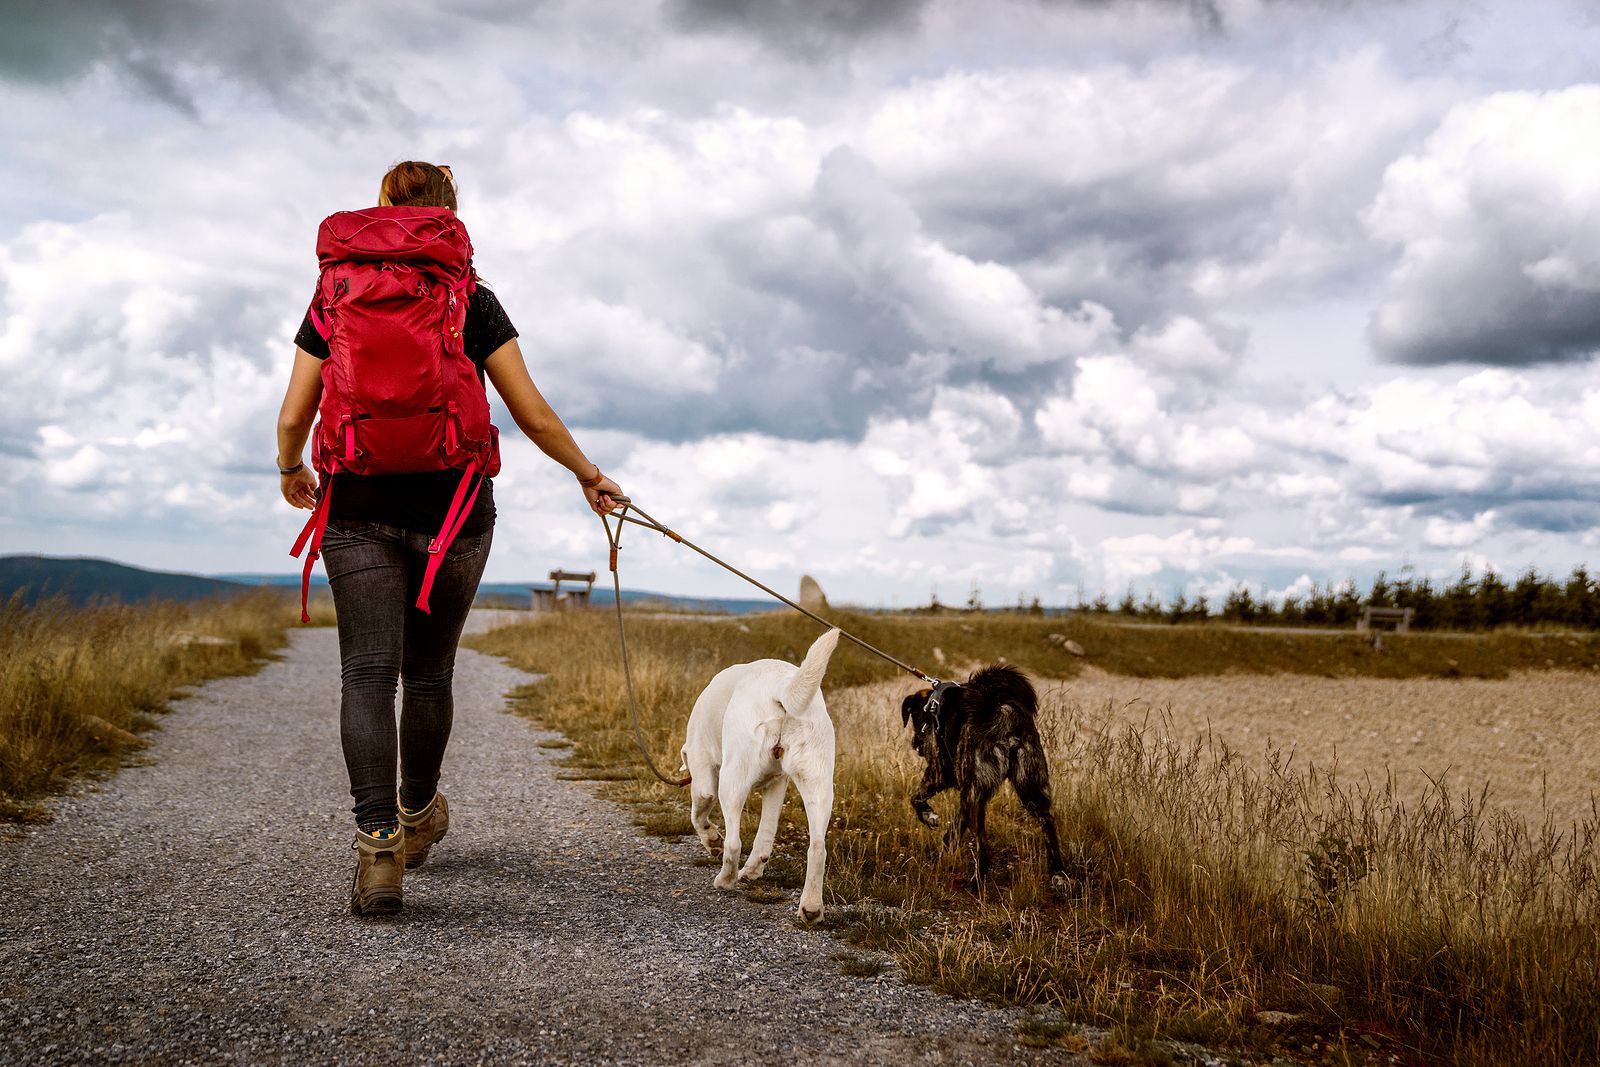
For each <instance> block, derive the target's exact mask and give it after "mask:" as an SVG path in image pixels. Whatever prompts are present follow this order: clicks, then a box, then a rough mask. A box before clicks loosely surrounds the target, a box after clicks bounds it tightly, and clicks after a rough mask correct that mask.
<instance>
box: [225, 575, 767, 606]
mask: <svg viewBox="0 0 1600 1067" xmlns="http://www.w3.org/2000/svg"><path fill="white" fill-rule="evenodd" d="M216 577H218V578H221V579H224V580H226V581H230V582H238V583H240V584H243V585H284V586H294V587H296V588H298V587H299V585H300V576H299V575H298V574H219V575H216ZM311 584H312V586H313V587H316V586H323V587H326V586H327V584H328V580H327V579H326V578H324V577H323V576H322V572H321V569H320V568H319V569H318V570H317V571H314V572H313V573H312V575H311ZM535 584H537V585H542V586H548V585H549V584H550V583H549V582H544V581H542V582H537V583H535V582H484V583H483V584H482V585H480V586H478V597H479V599H480V600H501V601H506V602H509V603H511V604H514V605H515V606H517V607H526V606H527V604H528V587H529V586H530V585H535ZM622 602H623V604H625V605H630V606H638V605H642V604H660V605H661V607H662V610H664V611H704V612H712V613H716V614H722V615H748V614H749V613H751V612H753V611H773V610H776V609H779V608H782V607H783V605H782V604H780V603H778V602H777V601H776V600H767V599H747V598H742V597H697V596H675V595H673V594H671V593H652V592H650V591H649V590H646V589H624V590H623V591H622ZM594 603H595V604H596V605H597V606H603V607H608V608H609V607H610V606H611V590H610V588H609V587H607V586H605V585H602V584H601V583H600V582H598V581H597V582H595V585H594Z"/></svg>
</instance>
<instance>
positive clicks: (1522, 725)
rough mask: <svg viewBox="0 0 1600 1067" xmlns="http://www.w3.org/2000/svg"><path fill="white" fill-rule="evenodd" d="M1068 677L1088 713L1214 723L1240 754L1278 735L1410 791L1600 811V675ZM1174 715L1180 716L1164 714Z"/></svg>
mask: <svg viewBox="0 0 1600 1067" xmlns="http://www.w3.org/2000/svg"><path fill="white" fill-rule="evenodd" d="M1043 685H1045V686H1047V687H1054V686H1060V687H1061V691H1060V695H1061V696H1062V697H1064V698H1065V700H1066V701H1067V702H1069V703H1071V704H1075V705H1076V707H1077V708H1078V710H1079V713H1080V714H1081V715H1083V716H1085V717H1086V718H1091V719H1092V718H1096V717H1099V716H1102V715H1108V716H1109V717H1110V718H1111V719H1112V720H1114V721H1121V722H1124V723H1145V722H1148V723H1149V724H1150V725H1151V726H1153V727H1154V728H1156V729H1157V730H1163V731H1164V730H1166V729H1167V728H1168V727H1169V726H1170V732H1171V733H1172V734H1173V736H1175V737H1179V738H1183V739H1189V738H1193V737H1197V736H1199V735H1201V734H1203V733H1204V732H1205V731H1206V730H1207V729H1208V728H1209V729H1210V730H1212V731H1213V732H1214V733H1215V735H1216V736H1217V737H1219V738H1221V739H1222V740H1225V741H1227V742H1228V744H1229V745H1231V746H1233V748H1234V749H1236V750H1237V751H1239V752H1241V753H1244V754H1247V755H1255V756H1262V755H1264V754H1265V752H1266V748H1267V744H1268V742H1269V741H1270V742H1271V743H1272V744H1273V745H1275V746H1277V747H1278V748H1281V749H1291V748H1292V749H1293V750H1294V753H1295V761H1296V763H1297V764H1298V765H1300V766H1302V767H1303V766H1305V765H1306V764H1307V763H1315V764H1316V765H1317V766H1319V767H1329V766H1332V765H1334V763H1335V762H1337V765H1338V766H1339V768H1340V770H1341V773H1342V774H1343V776H1344V777H1346V778H1347V779H1350V778H1359V777H1360V776H1362V775H1363V774H1367V775H1370V776H1371V777H1372V779H1373V780H1374V781H1376V782H1382V781H1383V778H1384V775H1385V773H1386V772H1393V774H1394V776H1395V784H1396V786H1397V787H1398V791H1399V793H1400V794H1401V795H1402V796H1406V797H1409V796H1412V795H1415V794H1416V793H1418V792H1420V791H1421V790H1422V789H1423V788H1424V787H1425V786H1426V785H1427V783H1428V779H1429V778H1430V777H1431V778H1433V779H1436V780H1441V781H1443V782H1445V783H1446V784H1447V785H1449V786H1450V787H1451V789H1452V790H1453V791H1465V790H1471V791H1473V792H1476V791H1477V790H1478V789H1479V788H1480V787H1481V786H1482V785H1483V784H1484V783H1488V784H1489V787H1490V792H1489V799H1490V803H1491V804H1493V805H1496V806H1500V807H1504V808H1506V809H1508V810H1510V811H1512V812H1515V813H1517V814H1519V815H1522V816H1524V817H1526V818H1528V819H1530V820H1532V821H1534V822H1536V823H1537V822H1538V821H1540V820H1541V819H1542V818H1543V817H1544V815H1545V813H1546V811H1548V813H1549V814H1550V815H1551V816H1552V817H1553V818H1554V819H1555V821H1556V824H1557V825H1558V826H1568V825H1570V824H1571V823H1573V822H1575V821H1578V820H1581V819H1585V818H1591V819H1592V818H1594V815H1595V808H1594V806H1593V800H1592V797H1593V791H1594V790H1595V789H1596V788H1597V782H1600V678H1596V677H1595V676H1594V675H1593V674H1587V673H1584V672H1581V671H1557V670H1548V671H1523V672H1518V673H1514V674H1512V675H1511V677H1509V678H1506V679H1482V678H1456V679H1444V678H1405V679H1392V678H1315V677H1309V676H1306V675H1290V674H1277V675H1262V674H1224V675H1215V676H1210V677H1201V678H1126V677H1122V676H1120V675H1114V674H1107V673H1106V672H1104V671H1101V670H1096V669H1094V668H1089V669H1088V670H1086V671H1084V673H1083V674H1081V675H1079V676H1078V677H1076V678H1073V679H1071V680H1069V681H1066V682H1045V683H1043ZM1169 709H1170V712H1171V716H1170V719H1169V718H1166V717H1165V716H1164V715H1163V714H1162V713H1163V712H1164V711H1166V710H1169Z"/></svg>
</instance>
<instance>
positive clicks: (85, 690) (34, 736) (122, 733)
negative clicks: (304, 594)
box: [0, 592, 295, 820]
mask: <svg viewBox="0 0 1600 1067" xmlns="http://www.w3.org/2000/svg"><path fill="white" fill-rule="evenodd" d="M294 618H295V612H294V609H293V608H292V607H291V605H290V604H289V602H288V599H287V598H286V597H284V596H282V595H280V594H277V593H272V592H259V593H248V594H245V595H242V596H239V597H236V598H233V599H228V600H218V601H207V602H202V603H198V604H171V603H156V604H150V605H140V606H133V607H129V606H125V605H104V606H96V607H85V608H73V607H70V606H68V605H67V604H66V603H65V602H64V601H61V600H47V601H44V602H41V603H39V604H37V605H33V606H23V604H22V601H21V598H20V597H13V598H12V599H11V600H10V601H9V602H7V603H5V604H0V819H13V820H14V819H38V818H42V817H44V809H43V808H42V807H41V806H40V805H39V804H38V799H39V798H40V797H41V796H42V795H44V794H46V793H49V792H52V791H56V790H59V789H60V788H61V787H62V786H63V785H64V784H65V783H66V782H67V781H69V780H71V779H72V778H74V777H76V776H80V775H83V774H86V773H94V772H99V771H105V770H108V769H110V768H113V767H115V766H117V765H118V763H120V762H121V761H122V760H123V759H124V758H126V755H127V753H128V752H130V751H133V750H136V749H138V748H139V747H140V746H141V744H142V742H141V740H140V739H139V738H138V736H137V735H138V734H139V733H140V732H142V731H145V730H148V729H149V728H151V727H152V726H153V725H154V724H155V721H156V720H155V716H156V715H157V714H159V713H160V712H162V711H164V710H165V709H166V708H167V706H168V703H169V701H171V700H172V698H173V696H174V690H175V689H176V688H177V687H179V686H183V685H190V684H194V683H197V682H202V681H205V680H206V679H208V678H216V677H220V676H223V675H229V674H243V673H247V672H249V671H251V670H254V669H255V668H256V667H257V666H259V664H260V663H261V661H262V659H263V657H265V656H266V655H267V654H269V653H270V652H271V651H272V650H273V649H276V648H278V647H279V646H280V645H282V644H283V642H284V636H283V634H284V630H285V628H286V627H287V626H288V625H289V624H290V623H291V621H292V620H293V619H294Z"/></svg>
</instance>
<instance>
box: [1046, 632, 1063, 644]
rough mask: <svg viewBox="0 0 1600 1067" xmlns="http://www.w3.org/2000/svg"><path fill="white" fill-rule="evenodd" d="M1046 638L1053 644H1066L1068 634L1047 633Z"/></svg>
mask: <svg viewBox="0 0 1600 1067" xmlns="http://www.w3.org/2000/svg"><path fill="white" fill-rule="evenodd" d="M1044 639H1045V640H1046V641H1049V642H1050V643H1051V644H1052V645H1064V644H1066V643H1067V635H1066V634H1046V635H1045V638H1044Z"/></svg>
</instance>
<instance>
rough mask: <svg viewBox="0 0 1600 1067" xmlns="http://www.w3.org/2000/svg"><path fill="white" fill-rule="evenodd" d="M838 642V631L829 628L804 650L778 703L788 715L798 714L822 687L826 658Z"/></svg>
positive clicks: (808, 704)
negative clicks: (798, 664) (803, 658)
mask: <svg viewBox="0 0 1600 1067" xmlns="http://www.w3.org/2000/svg"><path fill="white" fill-rule="evenodd" d="M838 643H839V631H838V630H837V629H833V630H829V631H828V632H827V633H825V634H823V635H822V636H821V637H819V638H817V639H816V641H814V642H813V643H812V645H811V648H810V650H809V651H807V652H806V658H805V660H804V662H802V663H801V664H800V670H799V672H798V673H796V674H795V676H794V678H792V679H791V680H790V682H789V685H788V687H787V688H786V689H784V691H783V696H782V697H781V698H780V699H779V703H781V704H782V705H783V710H784V711H786V712H788V713H789V714H790V715H798V714H800V713H801V712H802V711H805V710H806V708H807V707H808V706H810V704H811V698H812V697H814V696H816V695H817V693H818V692H819V691H820V690H821V689H822V676H823V675H824V674H826V673H827V672H828V660H829V658H831V657H832V656H833V650H834V647H835V646H836V645H838Z"/></svg>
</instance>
